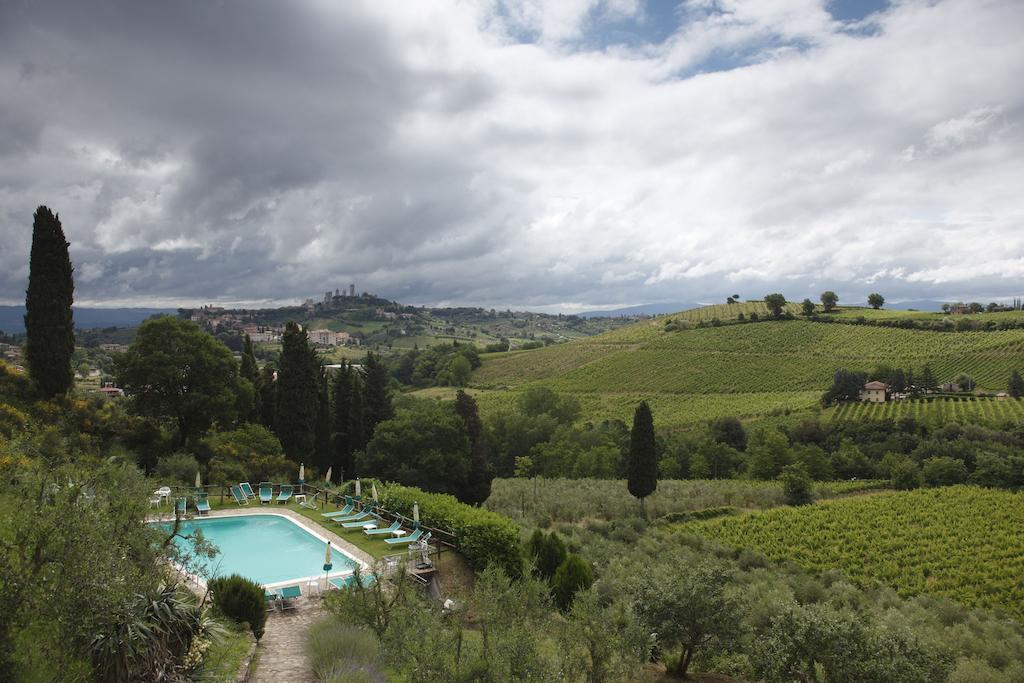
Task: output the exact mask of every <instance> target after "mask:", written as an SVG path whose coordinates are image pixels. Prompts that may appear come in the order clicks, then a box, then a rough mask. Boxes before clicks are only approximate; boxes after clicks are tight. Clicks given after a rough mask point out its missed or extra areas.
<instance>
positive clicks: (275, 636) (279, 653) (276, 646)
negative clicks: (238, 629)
mask: <svg viewBox="0 0 1024 683" xmlns="http://www.w3.org/2000/svg"><path fill="white" fill-rule="evenodd" d="M297 605H298V606H297V607H296V608H295V609H291V610H285V611H279V610H275V611H274V612H271V613H270V614H268V615H267V626H266V630H265V631H264V632H263V638H262V639H260V644H259V647H258V648H257V649H256V651H257V652H258V653H259V663H258V664H257V665H256V672H255V675H252V676H250V677H249V681H255V682H256V683H312V682H313V681H314V680H315V679H314V678H313V672H312V671H310V669H309V664H308V663H307V661H306V651H305V638H306V629H308V628H309V625H310V624H311V623H313V622H314V621H316V620H317V619H319V618H320V617H321V616H322V615H323V607H322V606H321V604H320V599H319V598H303V599H301V600H299V601H298V603H297Z"/></svg>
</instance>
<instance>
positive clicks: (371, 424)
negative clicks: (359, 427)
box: [363, 353, 393, 446]
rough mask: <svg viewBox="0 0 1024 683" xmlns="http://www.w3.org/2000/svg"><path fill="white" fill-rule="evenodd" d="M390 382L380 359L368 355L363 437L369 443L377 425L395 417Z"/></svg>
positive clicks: (364, 390)
mask: <svg viewBox="0 0 1024 683" xmlns="http://www.w3.org/2000/svg"><path fill="white" fill-rule="evenodd" d="M388 381H389V377H388V369H387V368H386V367H384V364H383V363H381V362H380V357H379V356H377V355H375V354H373V353H367V354H366V360H365V361H364V365H363V437H364V438H365V439H366V441H367V442H369V440H370V439H372V438H373V430H374V429H376V427H377V423H379V422H382V421H384V420H387V419H390V418H391V417H392V415H393V412H392V410H391V397H390V396H389V395H388ZM364 446H365V443H364Z"/></svg>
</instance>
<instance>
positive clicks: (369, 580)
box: [331, 572, 373, 588]
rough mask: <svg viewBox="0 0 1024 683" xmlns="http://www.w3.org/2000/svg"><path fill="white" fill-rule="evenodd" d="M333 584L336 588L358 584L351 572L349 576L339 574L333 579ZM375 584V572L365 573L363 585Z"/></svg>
mask: <svg viewBox="0 0 1024 683" xmlns="http://www.w3.org/2000/svg"><path fill="white" fill-rule="evenodd" d="M331 585H332V586H334V587H335V588H351V587H352V586H354V585H356V579H355V576H353V575H352V574H349V575H348V576H338V577H336V578H333V579H331ZM372 585H373V574H368V573H365V572H364V573H363V586H372Z"/></svg>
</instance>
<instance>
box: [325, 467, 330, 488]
mask: <svg viewBox="0 0 1024 683" xmlns="http://www.w3.org/2000/svg"><path fill="white" fill-rule="evenodd" d="M324 484H325V485H326V486H327V487H328V488H330V486H331V468H330V467H328V468H327V476H326V477H324Z"/></svg>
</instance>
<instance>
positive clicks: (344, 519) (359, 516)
mask: <svg viewBox="0 0 1024 683" xmlns="http://www.w3.org/2000/svg"><path fill="white" fill-rule="evenodd" d="M371 517H373V513H372V512H370V509H369V508H366V509H365V510H363V511H362V512H357V513H355V514H354V515H349V516H347V517H331V521H332V522H337V523H338V524H344V523H345V522H358V521H360V520H363V519H370V518H371Z"/></svg>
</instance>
